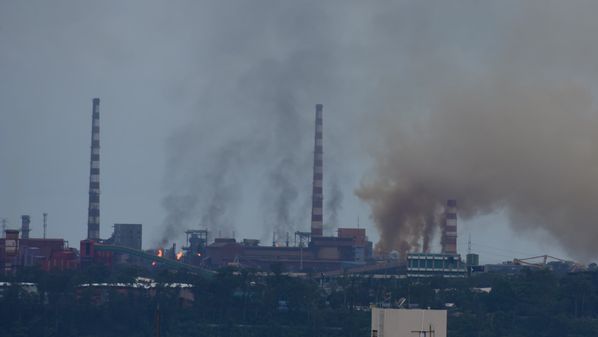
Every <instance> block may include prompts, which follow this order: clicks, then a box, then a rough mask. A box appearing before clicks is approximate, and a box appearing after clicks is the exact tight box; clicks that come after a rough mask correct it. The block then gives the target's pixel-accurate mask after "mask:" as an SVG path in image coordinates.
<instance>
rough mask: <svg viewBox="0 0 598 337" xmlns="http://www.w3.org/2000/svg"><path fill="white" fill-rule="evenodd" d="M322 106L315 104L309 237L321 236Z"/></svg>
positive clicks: (322, 209) (322, 173)
mask: <svg viewBox="0 0 598 337" xmlns="http://www.w3.org/2000/svg"><path fill="white" fill-rule="evenodd" d="M322 108H323V105H322V104H316V135H315V141H314V181H313V190H312V197H311V199H312V207H311V236H322V224H323V213H324V212H323V211H324V205H323V199H324V195H323V193H322V181H323V175H324V166H323V163H322V154H323V151H322V147H323V142H322V127H323V121H322Z"/></svg>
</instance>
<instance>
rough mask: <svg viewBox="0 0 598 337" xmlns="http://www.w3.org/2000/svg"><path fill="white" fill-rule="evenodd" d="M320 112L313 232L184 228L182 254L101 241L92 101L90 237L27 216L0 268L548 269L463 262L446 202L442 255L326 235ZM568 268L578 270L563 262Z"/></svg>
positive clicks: (438, 272)
mask: <svg viewBox="0 0 598 337" xmlns="http://www.w3.org/2000/svg"><path fill="white" fill-rule="evenodd" d="M323 110H324V107H323V105H322V104H316V106H315V132H314V148H313V154H314V156H313V181H312V197H311V200H312V203H311V205H312V206H311V228H310V230H309V231H297V232H294V233H287V236H286V238H274V237H273V240H272V244H271V245H269V244H268V245H264V244H263V243H261V242H260V241H259V240H256V239H241V240H237V239H236V238H231V237H219V236H217V235H214V234H215V233H211V232H209V231H208V230H206V229H201V228H188V230H186V231H185V232H184V233H179V235H180V236H182V235H183V234H185V235H186V240H185V244H184V246H182V247H180V248H179V249H178V250H177V247H176V244H174V243H173V244H172V246H168V247H150V248H149V249H145V250H144V249H143V248H142V224H128V223H117V224H114V231H113V233H112V235H111V236H110V237H109V238H106V239H102V238H100V99H99V98H94V99H93V100H92V123H91V153H90V167H89V195H88V197H89V202H88V219H87V237H86V238H85V239H83V240H81V241H80V244H79V247H78V248H79V249H76V248H74V247H70V246H69V245H68V243H67V242H66V241H65V240H64V239H60V238H46V227H47V214H46V213H44V215H43V219H44V223H43V228H44V234H43V237H42V238H32V237H31V236H30V222H31V221H30V216H29V215H23V216H22V218H21V228H20V230H17V229H6V228H3V231H4V233H3V234H4V237H3V238H2V239H0V267H1V268H2V271H3V272H4V273H14V272H15V271H16V270H18V269H19V268H22V267H29V266H39V267H41V268H42V269H43V270H47V271H49V270H56V269H58V270H66V269H75V268H80V267H82V266H86V265H90V264H94V263H98V264H103V265H106V266H108V267H111V266H113V265H114V264H134V265H137V266H140V267H145V268H166V269H187V270H190V271H193V272H197V273H202V274H203V273H211V272H213V271H214V270H217V269H220V268H226V267H231V268H249V269H253V270H257V271H263V272H269V271H272V269H273V268H277V269H279V270H284V271H285V272H289V273H294V274H295V275H306V274H307V273H319V274H321V275H323V276H327V277H331V276H335V275H346V274H356V275H358V274H370V275H386V276H388V275H394V276H396V277H431V276H442V277H466V276H467V275H469V274H471V273H472V272H483V271H492V270H493V271H506V272H510V271H513V270H516V269H518V268H520V267H523V266H528V267H529V266H531V267H545V266H546V265H547V257H546V256H545V257H544V261H543V263H533V262H530V261H528V260H526V259H515V260H514V261H513V263H512V264H507V265H506V266H504V265H503V266H502V267H501V265H499V266H496V265H494V266H493V265H488V266H480V265H479V256H478V255H477V254H474V253H472V252H471V249H469V251H468V254H467V256H466V258H465V260H463V259H462V258H461V256H460V255H459V253H458V251H457V201H456V200H448V201H446V206H445V207H444V213H443V216H442V224H441V240H440V244H441V251H440V252H436V253H434V252H428V251H421V252H409V253H407V254H403V256H401V254H399V253H398V252H396V251H393V252H384V253H381V252H378V253H377V254H376V253H375V252H374V249H373V244H372V242H371V241H369V239H368V236H367V233H366V230H365V229H364V228H344V227H341V228H338V229H337V231H336V233H337V235H336V236H325V235H324V234H323V219H324V194H323V186H324V185H323V182H324V151H323V147H324V143H323V139H324V138H323V132H324V120H323ZM561 262H563V263H565V264H567V266H569V267H571V268H576V267H579V266H578V265H576V264H572V263H569V262H567V261H561Z"/></svg>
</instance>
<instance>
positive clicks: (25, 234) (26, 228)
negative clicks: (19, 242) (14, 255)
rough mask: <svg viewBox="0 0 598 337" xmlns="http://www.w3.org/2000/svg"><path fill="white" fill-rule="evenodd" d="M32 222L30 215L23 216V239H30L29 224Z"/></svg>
mask: <svg viewBox="0 0 598 337" xmlns="http://www.w3.org/2000/svg"><path fill="white" fill-rule="evenodd" d="M30 222H31V218H30V217H29V215H21V238H22V239H29V231H30V229H29V223H30Z"/></svg>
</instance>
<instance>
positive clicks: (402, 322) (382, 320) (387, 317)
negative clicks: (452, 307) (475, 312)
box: [371, 307, 446, 337]
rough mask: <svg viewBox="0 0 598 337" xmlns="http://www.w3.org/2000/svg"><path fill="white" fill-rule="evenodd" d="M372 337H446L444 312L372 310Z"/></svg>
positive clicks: (374, 308)
mask: <svg viewBox="0 0 598 337" xmlns="http://www.w3.org/2000/svg"><path fill="white" fill-rule="evenodd" d="M371 336H372V337H446V310H420V309H383V308H376V307H373V308H372V335H371Z"/></svg>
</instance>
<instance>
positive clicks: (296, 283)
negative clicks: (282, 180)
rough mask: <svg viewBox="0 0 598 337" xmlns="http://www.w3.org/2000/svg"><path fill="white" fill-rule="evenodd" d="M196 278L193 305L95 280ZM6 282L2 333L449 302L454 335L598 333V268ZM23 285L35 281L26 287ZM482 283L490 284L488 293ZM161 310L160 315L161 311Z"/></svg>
mask: <svg viewBox="0 0 598 337" xmlns="http://www.w3.org/2000/svg"><path fill="white" fill-rule="evenodd" d="M136 276H144V277H151V278H152V279H154V280H156V281H157V282H171V283H172V282H184V283H190V284H193V285H194V287H193V288H191V291H192V292H193V295H194V300H193V301H185V300H181V298H180V297H179V295H180V294H179V292H178V290H176V289H175V288H159V289H158V290H157V291H154V290H148V289H137V290H131V291H124V292H123V291H118V290H116V289H104V290H103V291H101V292H98V289H92V288H89V287H79V285H81V284H83V283H88V282H128V283H132V282H134V280H135V277H136ZM3 281H9V282H12V283H13V285H12V286H11V287H8V288H4V290H3V291H2V292H1V293H0V317H1V318H2V319H0V336H35V337H42V336H61V337H62V336H90V337H91V336H127V337H136V336H155V329H156V316H159V317H160V332H161V336H167V337H171V336H186V337H187V336H310V337H312V336H343V337H351V336H362V337H366V336H369V335H370V333H369V329H370V312H369V311H368V308H369V305H370V304H371V303H384V302H386V303H390V304H392V303H395V301H397V300H398V299H399V298H406V299H407V301H406V302H407V304H410V305H412V306H414V305H418V306H419V307H430V308H445V306H446V304H447V303H452V304H454V306H451V308H449V336H450V337H466V336H467V337H469V336H472V337H477V336H480V337H490V336H492V337H525V336H534V337H537V336H547V337H548V336H559V337H562V336H571V337H573V336H596V335H598V273H596V272H586V273H575V274H565V275H557V274H553V273H551V272H549V271H529V270H526V271H524V272H522V273H521V274H519V275H514V276H504V275H492V274H482V275H479V276H475V277H471V278H468V279H457V280H447V279H423V280H421V279H420V280H415V279H411V280H407V279H400V280H399V279H382V280H381V279H373V278H368V277H360V278H351V277H345V278H337V279H330V280H320V279H319V278H308V279H298V278H292V277H288V276H286V275H284V274H283V273H281V272H278V273H276V274H274V275H270V276H258V275H257V274H256V273H254V272H252V271H247V270H244V271H239V272H235V271H233V270H230V269H226V270H221V271H220V272H219V273H218V274H217V275H216V276H215V277H214V278H212V279H203V278H200V277H199V276H196V275H192V274H189V273H185V272H177V273H173V272H169V271H165V270H162V271H154V272H148V271H145V270H137V269H115V270H107V269H105V268H102V267H100V266H94V267H92V268H88V269H86V270H82V271H70V272H53V273H43V272H40V271H39V270H35V269H29V270H22V271H20V272H19V273H18V274H17V275H15V276H12V277H4V279H3ZM17 282H35V283H36V284H37V292H29V293H28V292H27V291H26V290H24V289H23V288H22V287H20V286H18V285H16V283H17ZM480 287H492V291H491V292H489V293H487V292H484V291H482V290H481V289H479V288H480ZM158 307H159V312H158V310H157V308H158Z"/></svg>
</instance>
